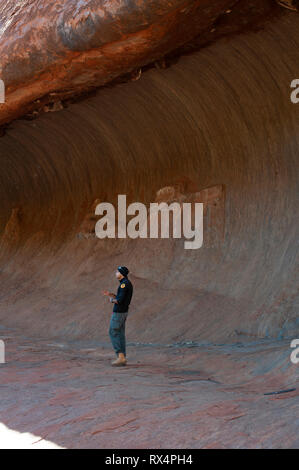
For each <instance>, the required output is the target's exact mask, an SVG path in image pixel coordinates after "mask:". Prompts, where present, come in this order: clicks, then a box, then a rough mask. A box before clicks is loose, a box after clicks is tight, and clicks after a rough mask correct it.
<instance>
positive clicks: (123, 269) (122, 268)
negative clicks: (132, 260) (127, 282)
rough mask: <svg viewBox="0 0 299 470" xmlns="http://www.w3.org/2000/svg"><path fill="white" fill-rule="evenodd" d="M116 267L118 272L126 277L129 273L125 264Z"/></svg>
mask: <svg viewBox="0 0 299 470" xmlns="http://www.w3.org/2000/svg"><path fill="white" fill-rule="evenodd" d="M117 269H118V271H119V272H120V274H122V275H123V276H125V277H127V275H128V274H129V270H128V268H126V266H118V268H117Z"/></svg>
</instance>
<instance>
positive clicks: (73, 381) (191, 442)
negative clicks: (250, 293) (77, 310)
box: [0, 329, 299, 449]
mask: <svg viewBox="0 0 299 470" xmlns="http://www.w3.org/2000/svg"><path fill="white" fill-rule="evenodd" d="M0 333H1V335H0V336H1V339H2V340H4V341H5V353H6V356H5V360H6V362H5V364H1V365H0V377H1V401H0V422H1V424H0V447H1V448H7V447H10V448H11V447H15V448H19V447H21V448H24V447H25V448H26V447H27V448H48V447H53V448H54V447H64V448H113V449H114V448H115V449H125V448H128V449H130V448H132V449H138V448H157V449H159V448H190V449H192V448H298V445H299V440H298V430H299V419H298V416H299V400H298V396H299V387H298V382H297V384H296V381H297V379H298V370H299V369H298V367H299V366H298V365H294V364H292V363H291V362H290V352H291V349H290V343H289V342H288V341H283V342H279V343H273V342H271V341H270V340H267V341H265V340H259V341H253V340H252V339H251V341H243V342H239V343H235V344H231V345H216V344H212V343H206V344H196V343H190V344H171V345H158V344H136V343H135V344H133V343H128V352H127V355H128V365H127V366H126V367H122V368H114V367H111V365H110V363H111V360H113V359H114V357H115V356H114V353H113V351H112V350H111V346H110V344H109V343H108V342H107V343H106V344H104V343H103V344H95V343H91V342H89V343H82V342H81V343H79V342H76V343H75V342H68V343H62V342H55V341H54V342H53V341H52V342H50V341H49V340H47V339H34V340H32V339H30V338H28V337H24V336H22V335H21V334H20V333H19V332H17V331H14V330H11V329H10V330H7V329H6V330H4V329H1V331H0ZM290 388H296V390H295V391H293V392H287V393H280V394H275V395H264V394H265V393H269V392H275V391H281V390H285V389H290Z"/></svg>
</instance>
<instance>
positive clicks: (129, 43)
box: [0, 0, 238, 124]
mask: <svg viewBox="0 0 299 470" xmlns="http://www.w3.org/2000/svg"><path fill="white" fill-rule="evenodd" d="M236 3H238V2H236V0H218V1H217V2H210V1H208V0H184V1H182V0H171V1H169V0H167V1H166V0H159V1H153V0H152V1H149V0H141V1H140V0H138V1H137V0H133V1H131V2H119V1H118V0H111V1H109V2H107V1H104V0H88V1H84V2H82V1H77V0H59V1H53V2H48V1H47V0H42V1H38V2H37V1H36V0H28V1H25V2H20V1H17V2H15V1H12V0H5V1H3V2H1V5H0V37H1V42H0V43H1V45H0V57H1V59H0V78H1V79H2V80H4V82H5V86H6V105H5V106H2V108H1V118H0V124H1V123H3V122H5V121H8V120H11V119H12V118H13V117H16V116H20V115H21V114H22V113H24V112H25V110H26V109H28V108H29V107H30V105H31V106H32V103H33V102H34V101H36V100H39V99H40V98H42V97H43V96H45V95H50V93H56V94H57V93H58V94H59V96H60V97H61V96H62V97H68V96H70V95H72V94H74V93H79V92H80V91H83V90H87V89H89V88H90V87H94V86H99V85H103V84H105V83H107V82H109V81H111V80H112V79H113V78H115V77H117V76H119V75H120V74H122V73H125V72H129V71H132V70H134V69H135V68H136V67H140V66H142V65H144V64H146V63H148V62H150V61H153V60H156V59H159V58H161V57H163V55H164V54H165V53H166V52H169V51H170V50H172V49H174V48H175V47H176V46H179V45H181V44H183V43H184V42H186V41H187V40H188V39H191V38H192V37H194V36H195V35H196V34H199V33H201V32H203V31H205V30H207V29H208V28H209V26H210V25H212V24H213V23H214V22H215V20H216V19H217V18H218V16H219V15H221V14H222V13H223V12H225V11H226V10H227V9H229V8H231V7H232V6H233V5H234V4H236ZM56 96H57V95H56ZM48 98H50V99H51V96H49V97H48ZM52 99H53V95H52ZM36 104H38V103H36Z"/></svg>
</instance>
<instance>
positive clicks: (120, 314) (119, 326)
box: [103, 266, 133, 366]
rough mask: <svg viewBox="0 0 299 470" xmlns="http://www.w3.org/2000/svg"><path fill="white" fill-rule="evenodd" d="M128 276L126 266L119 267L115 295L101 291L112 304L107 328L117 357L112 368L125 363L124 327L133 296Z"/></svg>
mask: <svg viewBox="0 0 299 470" xmlns="http://www.w3.org/2000/svg"><path fill="white" fill-rule="evenodd" d="M128 274H129V270H128V268H126V266H119V267H118V268H117V271H116V273H115V275H116V278H117V279H118V280H119V287H118V289H117V294H116V295H115V294H112V293H111V292H108V291H107V290H104V291H103V295H106V296H108V297H109V298H110V302H111V303H113V304H114V307H113V312H112V316H111V320H110V328H109V336H110V339H111V342H112V345H113V348H114V351H115V353H116V355H117V359H116V360H115V361H113V362H112V365H113V366H125V365H126V363H127V360H126V337H125V325H126V319H127V316H128V310H129V305H130V302H131V298H132V295H133V286H132V283H131V281H129V279H128V277H127V276H128Z"/></svg>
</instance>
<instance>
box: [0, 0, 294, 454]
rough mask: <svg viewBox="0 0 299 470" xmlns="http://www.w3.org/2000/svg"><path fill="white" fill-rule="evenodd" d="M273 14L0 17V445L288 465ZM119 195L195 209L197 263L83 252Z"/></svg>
mask: <svg viewBox="0 0 299 470" xmlns="http://www.w3.org/2000/svg"><path fill="white" fill-rule="evenodd" d="M278 3H279V4H280V5H281V6H287V7H288V8H287V9H283V8H280V6H278V5H277V2H275V1H274V0H273V1H272V0H250V1H248V0H239V1H229V0H219V1H213V2H211V1H210V0H192V1H191V0H184V1H183V0H169V1H166V0H159V1H150V0H139V1H137V0H132V1H130V2H129V1H117V0H110V1H104V0H101V1H95V0H89V1H88V0H87V1H85V2H82V1H80V0H76V1H75V0H65V1H62V0H61V1H53V2H49V1H47V2H46V1H45V0H40V1H34V0H25V1H15V2H13V1H2V2H1V5H0V35H1V41H0V67H1V69H0V78H1V79H3V80H4V82H5V103H4V104H1V103H0V124H5V125H3V126H2V128H1V137H0V170H1V171H0V200H1V204H0V280H1V282H0V340H1V341H5V348H6V349H5V354H6V357H7V361H8V362H10V363H9V364H7V366H8V367H6V365H5V364H4V365H3V364H1V365H0V367H2V366H3V369H1V398H3V399H1V401H0V415H1V423H0V433H1V439H0V441H1V442H0V446H1V445H3V441H4V439H3V437H2V436H3V435H5V437H7V439H10V436H11V435H12V436H13V440H16V439H17V438H19V439H20V440H21V441H23V442H26V443H27V445H28V446H29V447H36V445H39V446H52V447H57V446H59V447H68V448H69V447H74V448H79V447H99V448H109V449H110V448H111V446H113V447H114V448H118V449H119V448H126V447H138V448H142V447H146V448H151V447H153V448H160V447H161V446H167V447H168V448H176V447H178V448H182V447H185V448H190V449H191V448H198V447H200V448H203V447H205V448H217V447H225V448H227V447H242V448H244V447H251V448H256V447H259V448H260V447H284V448H285V447H294V448H298V433H297V429H296V425H297V423H296V421H295V420H294V416H295V415H296V411H297V408H296V406H297V400H298V385H297V384H298V369H297V368H298V365H295V364H293V363H292V362H291V360H290V354H291V349H290V342H291V339H294V338H298V337H299V323H298V289H297V286H298V253H297V249H296V248H297V245H296V244H297V241H298V235H299V233H298V220H297V213H298V181H297V180H298V178H297V168H298V155H299V152H298V149H299V119H298V113H299V104H294V103H292V102H291V99H290V93H291V88H290V83H291V81H292V80H293V79H294V78H297V74H298V62H299V34H298V32H299V16H298V15H297V13H296V12H295V7H294V6H295V4H296V3H297V2H291V1H287V0H286V1H279V2H278ZM274 13H275V14H274ZM258 18H260V19H261V18H263V19H266V21H263V22H261V23H259V26H258V27H257V20H258ZM253 24H254V26H255V27H254V29H253V28H252V26H253ZM249 25H251V27H250V28H249ZM232 33H238V34H232ZM217 38H218V40H217V41H216V39H217ZM189 39H192V41H189ZM203 46H206V47H203ZM178 51H179V52H180V53H178ZM152 61H154V64H155V65H154V66H153V64H152ZM122 74H129V79H126V80H125V79H123V78H121V77H122ZM116 78H117V80H115V81H113V83H111V80H113V79H116ZM108 83H110V85H109V86H105V87H100V88H99V89H97V91H95V92H94V93H93V94H90V93H89V92H90V91H91V90H94V89H95V87H99V86H100V85H104V84H108ZM112 85H113V86H112ZM87 92H88V93H89V94H88V95H87V94H86V93H87ZM0 93H1V89H0ZM79 97H80V101H78V98H79ZM0 98H1V97H0ZM83 98H84V99H83ZM75 100H77V102H76V103H75V102H74V101H75ZM0 101H1V99H0ZM15 118H22V119H15ZM118 195H126V196H127V203H128V204H130V203H132V202H142V203H143V204H144V205H145V206H146V208H148V207H149V205H150V203H151V202H166V203H171V202H178V203H179V204H183V203H184V202H188V203H190V202H200V203H203V206H204V210H203V221H204V227H203V245H202V247H201V248H200V249H195V250H186V249H185V248H184V238H169V239H161V238H157V239H146V238H137V239H129V238H122V239H117V238H116V239H99V238H97V237H96V235H95V224H96V222H97V220H98V216H97V215H96V214H95V208H96V206H97V204H98V203H100V202H109V203H111V204H113V205H115V207H116V206H117V201H118ZM120 264H125V265H127V266H128V267H129V269H130V277H131V280H132V282H133V284H134V296H133V301H132V304H131V306H130V313H129V317H128V321H127V326H126V331H127V340H128V342H129V346H128V353H129V361H128V365H127V366H126V367H125V368H122V370H121V371H115V368H112V367H111V366H110V360H111V356H112V355H113V352H112V351H111V345H110V343H109V342H108V341H109V338H108V328H109V320H110V311H111V304H109V303H107V302H106V299H104V298H103V297H102V296H101V291H102V290H103V289H109V291H115V287H116V285H115V284H116V282H115V279H114V271H115V268H116V266H118V265H120ZM1 344H2V343H1ZM3 344H4V343H3ZM124 385H125V386H124ZM277 392H279V393H277ZM269 393H270V395H269ZM62 409H63V411H61V410H62ZM41 417H43V419H41ZM169 429H171V430H172V432H171V433H170V432H169ZM18 433H21V434H18Z"/></svg>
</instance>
